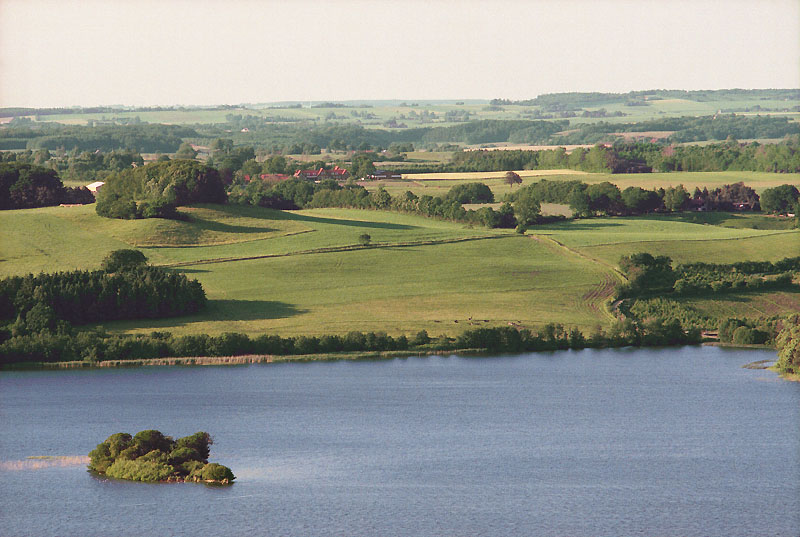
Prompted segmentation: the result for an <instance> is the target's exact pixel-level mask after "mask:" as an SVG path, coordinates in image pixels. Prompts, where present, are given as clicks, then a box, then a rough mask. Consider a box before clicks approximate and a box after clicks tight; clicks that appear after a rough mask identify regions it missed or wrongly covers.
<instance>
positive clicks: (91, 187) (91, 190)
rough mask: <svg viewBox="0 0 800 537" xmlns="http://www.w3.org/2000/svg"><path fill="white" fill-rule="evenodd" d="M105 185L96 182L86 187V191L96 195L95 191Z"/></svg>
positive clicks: (101, 182)
mask: <svg viewBox="0 0 800 537" xmlns="http://www.w3.org/2000/svg"><path fill="white" fill-rule="evenodd" d="M104 184H105V183H104V182H103V181H96V182H94V183H91V184H88V185H86V189H87V190H89V191H90V192H92V193H93V194H97V191H98V190H100V187H101V186H103V185H104Z"/></svg>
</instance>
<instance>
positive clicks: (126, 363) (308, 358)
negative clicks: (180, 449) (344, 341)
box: [0, 341, 800, 382]
mask: <svg viewBox="0 0 800 537" xmlns="http://www.w3.org/2000/svg"><path fill="white" fill-rule="evenodd" d="M700 345H702V346H710V347H724V348H733V349H736V348H738V349H742V350H775V349H774V348H773V347H770V346H769V345H735V344H732V343H723V342H720V341H704V342H702V343H701V344H700ZM587 348H589V347H587ZM604 348H612V347H604ZM643 348H644V347H643ZM564 350H574V349H564ZM490 352H491V351H488V350H487V349H476V348H471V349H470V348H467V349H452V350H418V351H407V350H406V351H356V352H339V353H316V354H291V355H285V356H279V355H269V354H246V355H239V356H191V357H165V358H146V359H144V358H143V359H132V360H101V361H99V362H83V361H70V362H28V363H26V362H20V363H16V364H4V365H3V366H0V370H6V371H25V370H55V369H99V368H107V367H119V368H124V367H158V366H161V367H165V366H182V367H192V366H236V365H251V364H280V363H302V362H338V361H357V360H391V359H394V358H412V357H424V356H445V355H452V354H461V355H472V356H477V355H481V354H487V353H490ZM496 352H504V351H496ZM533 352H536V351H533ZM546 352H555V351H546ZM775 361H777V356H776V358H775V360H761V361H759V362H752V363H748V364H744V365H743V366H742V367H744V368H748V369H768V370H770V371H773V372H775V373H776V374H778V376H779V377H781V378H782V379H784V380H787V381H790V382H800V373H788V372H784V371H781V370H779V369H777V368H776V367H775V365H774V364H773V365H771V366H761V364H762V363H764V362H775ZM754 364H758V365H759V367H752V366H753V365H754Z"/></svg>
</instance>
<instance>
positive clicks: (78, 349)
mask: <svg viewBox="0 0 800 537" xmlns="http://www.w3.org/2000/svg"><path fill="white" fill-rule="evenodd" d="M699 342H700V333H699V331H698V330H688V331H686V330H683V329H682V328H681V326H680V323H678V322H676V321H665V320H663V319H650V320H648V321H647V322H643V323H640V324H634V323H631V322H630V321H617V322H615V323H614V324H613V325H612V326H611V327H610V328H609V329H608V330H603V329H601V328H597V329H596V330H595V331H594V332H593V333H591V334H588V335H586V334H584V333H582V332H581V331H580V330H578V329H577V328H572V329H567V328H565V327H564V326H562V325H560V324H548V325H546V326H544V327H543V328H542V329H540V330H538V331H537V332H533V331H531V330H528V329H518V328H515V327H510V326H501V327H494V328H477V329H470V330H466V331H464V332H462V333H461V334H460V335H458V336H456V337H449V336H445V335H440V336H438V337H431V336H429V335H428V333H427V331H425V330H422V331H420V332H418V333H417V334H416V335H414V336H413V337H411V338H409V337H407V336H405V335H400V336H397V337H393V336H391V335H387V334H386V333H384V332H366V333H364V332H357V331H353V332H348V333H347V334H345V335H337V334H331V335H324V336H319V337H318V336H296V337H281V336H278V335H267V334H264V335H260V336H256V337H250V336H248V335H247V334H241V333H225V334H221V335H219V336H209V335H207V334H194V335H186V336H173V335H172V334H169V333H166V332H153V333H151V334H149V335H141V334H140V335H133V336H129V335H108V334H106V333H104V332H102V331H99V330H98V331H84V332H78V333H76V334H60V333H52V332H47V331H42V332H38V333H35V334H32V335H30V336H28V337H24V338H21V337H17V338H12V339H10V340H8V341H5V342H4V343H2V344H0V363H5V364H11V363H25V362H58V361H75V360H78V361H80V360H83V361H87V362H89V363H92V362H97V361H101V360H145V359H151V358H166V357H189V358H191V357H203V356H237V355H265V356H269V355H274V356H294V355H299V356H303V355H311V354H336V353H345V352H385V351H410V352H435V351H455V350H467V349H469V350H472V351H485V352H537V351H551V350H559V349H583V348H604V347H622V346H629V345H636V346H650V345H655V346H661V345H684V344H694V343H699Z"/></svg>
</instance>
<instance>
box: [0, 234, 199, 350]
mask: <svg viewBox="0 0 800 537" xmlns="http://www.w3.org/2000/svg"><path fill="white" fill-rule="evenodd" d="M205 304H206V296H205V292H204V291H203V288H202V286H201V285H200V283H199V282H198V281H197V280H189V279H188V278H186V276H184V275H183V274H177V273H172V272H167V271H166V270H164V269H161V268H157V267H152V266H149V265H147V264H146V259H145V257H144V256H143V255H142V254H141V252H138V251H135V250H117V251H115V252H112V253H111V254H110V255H109V256H108V257H107V258H106V260H105V261H104V263H103V269H102V270H96V271H81V270H76V271H72V272H57V273H51V274H46V273H41V274H38V275H33V274H29V275H27V276H12V277H10V278H5V279H3V280H0V342H2V344H0V348H4V349H6V350H5V351H3V352H4V356H5V358H6V359H7V360H9V359H13V358H14V356H16V355H17V353H18V352H21V351H20V350H19V349H21V348H25V347H26V346H27V345H29V344H30V341H34V340H37V339H41V338H45V339H63V338H66V339H70V338H72V337H73V336H74V335H75V330H74V328H73V326H72V325H73V324H78V325H79V324H86V323H92V322H103V321H112V320H119V319H145V318H159V317H171V316H177V315H187V314H190V313H194V312H196V311H199V310H200V309H201V308H203V307H204V306H205ZM23 355H24V352H23V354H20V355H19V356H23ZM60 356H61V355H60V353H57V354H55V355H45V356H42V357H41V359H42V360H58V359H61V358H60Z"/></svg>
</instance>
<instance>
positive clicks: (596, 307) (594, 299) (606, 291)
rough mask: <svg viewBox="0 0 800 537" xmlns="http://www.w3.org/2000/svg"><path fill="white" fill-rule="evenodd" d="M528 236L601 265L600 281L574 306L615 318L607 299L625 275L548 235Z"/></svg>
mask: <svg viewBox="0 0 800 537" xmlns="http://www.w3.org/2000/svg"><path fill="white" fill-rule="evenodd" d="M530 237H531V238H532V239H533V240H535V241H538V242H541V243H543V244H549V245H550V246H551V247H552V248H553V250H555V251H557V252H560V253H562V254H565V255H571V256H578V257H580V258H582V259H585V260H587V261H590V262H592V263H595V264H597V265H600V266H601V267H603V269H604V273H603V279H602V281H600V282H599V283H597V284H596V285H595V286H594V287H592V289H591V290H590V291H588V292H586V293H584V295H583V296H582V297H581V299H580V300H575V307H577V308H582V309H587V310H589V311H591V312H592V313H593V314H595V315H604V316H605V317H607V318H608V319H609V320H611V321H615V320H616V319H617V316H616V315H615V313H614V311H613V310H615V308H614V307H612V308H611V310H609V307H608V306H607V303H608V299H609V298H611V296H612V295H613V294H614V287H615V286H616V285H617V284H618V283H620V282H625V281H627V278H626V277H625V275H624V274H623V273H622V272H620V270H619V269H617V267H614V266H612V265H609V264H608V263H605V262H603V261H600V260H599V259H595V258H593V257H591V256H588V255H586V254H584V253H583V252H580V251H578V250H574V249H572V248H570V247H569V246H566V245H565V244H563V243H561V242H559V241H557V240H555V239H553V238H552V237H548V236H546V235H531V236H530Z"/></svg>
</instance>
